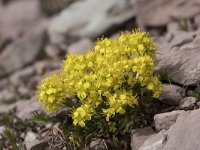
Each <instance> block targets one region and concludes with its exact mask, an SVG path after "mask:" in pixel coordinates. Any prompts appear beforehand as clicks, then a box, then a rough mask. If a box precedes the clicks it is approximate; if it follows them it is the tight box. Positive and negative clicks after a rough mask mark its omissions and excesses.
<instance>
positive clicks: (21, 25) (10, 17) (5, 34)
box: [0, 0, 44, 43]
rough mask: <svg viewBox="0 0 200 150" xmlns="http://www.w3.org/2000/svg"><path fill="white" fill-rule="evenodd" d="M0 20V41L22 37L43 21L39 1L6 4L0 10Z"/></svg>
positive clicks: (29, 0) (31, 0) (30, 0)
mask: <svg viewBox="0 0 200 150" xmlns="http://www.w3.org/2000/svg"><path fill="white" fill-rule="evenodd" d="M27 14H30V15H27ZM0 18H1V20H0V41H1V40H2V41H4V42H5V41H6V40H14V39H15V38H17V37H19V36H20V35H23V34H24V33H25V32H27V31H29V30H30V28H32V27H34V26H35V25H37V24H38V22H40V20H42V19H44V17H43V15H42V13H41V11H40V6H39V0H28V1H26V0H22V1H13V2H12V3H8V4H7V5H5V6H4V7H2V8H0ZM0 43H1V42H0Z"/></svg>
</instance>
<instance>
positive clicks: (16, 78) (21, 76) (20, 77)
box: [9, 66, 35, 85]
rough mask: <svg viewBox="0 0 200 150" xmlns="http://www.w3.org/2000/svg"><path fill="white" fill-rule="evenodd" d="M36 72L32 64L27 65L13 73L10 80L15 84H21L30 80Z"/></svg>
mask: <svg viewBox="0 0 200 150" xmlns="http://www.w3.org/2000/svg"><path fill="white" fill-rule="evenodd" d="M34 73H35V69H34V68H33V67H32V66H30V67H26V68H24V69H21V70H17V71H16V72H15V73H13V74H12V75H11V76H10V78H9V81H10V82H11V83H12V84H13V85H19V84H20V83H22V82H28V81H29V80H30V77H31V76H32V75H34Z"/></svg>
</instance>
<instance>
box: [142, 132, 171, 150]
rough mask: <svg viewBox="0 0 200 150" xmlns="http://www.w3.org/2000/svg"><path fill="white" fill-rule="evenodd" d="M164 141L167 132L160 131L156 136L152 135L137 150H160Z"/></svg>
mask: <svg viewBox="0 0 200 150" xmlns="http://www.w3.org/2000/svg"><path fill="white" fill-rule="evenodd" d="M166 141H167V132H166V131H165V130H162V131H160V132H159V133H158V134H156V135H152V136H151V137H150V138H148V139H147V140H146V141H145V142H144V144H143V145H142V146H141V147H140V149H139V150H162V149H163V146H164V145H165V143H166ZM171 150H172V149H171Z"/></svg>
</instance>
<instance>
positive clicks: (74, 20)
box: [49, 0, 135, 46]
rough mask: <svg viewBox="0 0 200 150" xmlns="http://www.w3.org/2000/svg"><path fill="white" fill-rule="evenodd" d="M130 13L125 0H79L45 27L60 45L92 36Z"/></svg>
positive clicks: (53, 40)
mask: <svg viewBox="0 0 200 150" xmlns="http://www.w3.org/2000/svg"><path fill="white" fill-rule="evenodd" d="M94 8H95V11H92V12H91V9H94ZM134 15H135V12H134V9H133V6H132V5H131V4H130V1H129V0H123V1H122V0H109V1H107V0H101V1H99V0H85V1H79V2H76V3H73V4H72V5H71V6H70V7H69V8H67V9H66V10H64V11H63V12H61V14H60V15H59V16H57V17H55V19H54V20H53V21H52V23H51V24H50V27H49V36H50V39H51V42H52V43H56V44H59V45H61V46H62V45H63V44H64V43H66V44H67V43H70V42H71V41H73V40H76V39H77V37H86V38H96V37H98V36H100V35H102V34H103V33H105V32H106V31H108V30H109V29H110V28H111V27H112V29H113V28H114V27H115V26H119V25H120V24H122V23H124V22H125V21H128V20H129V19H131V18H133V17H134Z"/></svg>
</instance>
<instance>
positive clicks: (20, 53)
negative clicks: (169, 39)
mask: <svg viewBox="0 0 200 150" xmlns="http://www.w3.org/2000/svg"><path fill="white" fill-rule="evenodd" d="M40 25H41V26H40ZM40 25H38V27H37V28H35V29H33V30H31V31H30V33H28V34H26V35H25V36H24V37H23V38H19V39H17V40H16V41H14V42H13V43H12V44H10V45H8V46H7V47H6V48H5V49H4V51H3V52H2V53H1V55H0V68H1V70H2V71H1V74H0V76H4V75H6V74H8V73H11V72H13V71H15V70H17V69H19V68H22V67H24V66H25V65H27V64H30V63H31V62H33V61H34V60H35V58H36V57H37V56H38V54H39V53H40V50H41V47H42V44H43V38H44V29H45V26H43V24H40Z"/></svg>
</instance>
